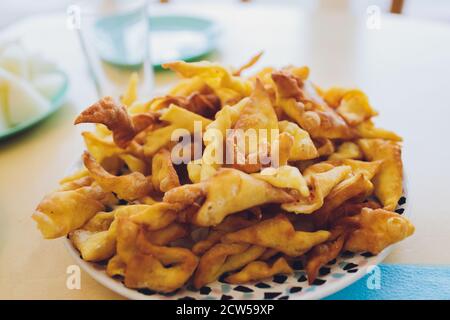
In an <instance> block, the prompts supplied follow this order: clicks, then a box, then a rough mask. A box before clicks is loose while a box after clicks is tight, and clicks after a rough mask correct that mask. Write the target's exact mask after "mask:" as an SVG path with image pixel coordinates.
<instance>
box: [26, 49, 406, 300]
mask: <svg viewBox="0 0 450 320" xmlns="http://www.w3.org/2000/svg"><path fill="white" fill-rule="evenodd" d="M257 58H258V57H255V58H254V59H252V60H251V61H250V62H249V63H247V64H246V65H244V66H243V67H241V68H239V69H231V68H226V67H224V66H222V65H219V64H216V63H210V62H206V61H202V62H195V63H186V62H182V61H177V62H173V63H167V64H165V65H164V67H165V68H167V69H170V70H173V71H175V72H176V73H177V74H178V75H179V76H180V77H181V78H182V79H181V80H180V82H179V83H177V84H176V85H175V86H174V87H173V88H172V89H171V90H170V92H169V93H168V94H167V95H165V96H161V97H156V98H154V99H152V100H151V101H145V102H142V101H139V100H138V99H137V87H138V83H137V82H138V79H137V76H133V77H132V78H131V79H130V83H129V85H128V89H127V91H126V92H125V93H124V94H123V95H122V96H121V97H120V99H118V100H117V101H116V100H114V99H113V98H111V97H105V98H103V99H101V100H100V101H98V102H96V103H95V104H93V105H91V106H89V107H88V108H87V109H86V110H84V111H83V112H82V113H81V114H80V115H79V116H78V117H77V118H76V120H75V124H79V123H94V124H95V125H94V130H93V131H86V132H83V133H82V135H83V138H84V141H85V144H86V149H87V151H85V153H84V154H83V156H82V162H83V164H84V165H83V166H82V167H81V166H80V169H79V170H78V171H77V172H75V173H74V174H72V175H70V176H68V177H65V178H64V179H62V180H61V181H60V186H59V188H58V189H57V190H56V191H54V192H52V193H50V194H48V195H47V196H45V197H44V199H43V200H42V201H41V203H40V204H39V205H38V206H37V208H36V210H35V212H34V214H33V216H32V218H33V219H34V220H35V221H36V222H37V226H38V228H39V229H40V231H41V233H42V235H43V236H44V238H47V239H54V238H59V237H64V236H67V237H68V238H69V239H70V241H71V242H72V244H73V246H74V247H75V248H77V249H78V250H79V252H80V255H81V257H82V259H84V260H86V261H90V262H102V263H105V264H106V272H107V274H108V275H110V276H111V277H115V276H117V277H122V278H123V282H124V284H125V286H127V287H129V288H136V289H138V288H147V289H150V290H154V291H157V292H163V293H167V292H173V291H175V290H177V289H179V288H181V287H183V286H184V285H185V284H187V283H192V284H193V285H194V286H195V287H197V288H200V287H202V286H204V285H207V284H208V283H211V282H214V281H216V280H217V279H218V278H219V277H221V276H223V278H224V281H226V282H228V283H233V284H237V283H247V282H251V281H257V280H260V279H264V278H267V277H271V276H273V275H275V274H290V273H292V272H293V269H292V267H291V265H292V261H294V259H297V260H298V259H301V260H303V261H304V268H305V270H306V273H307V276H308V280H309V282H310V283H313V281H314V279H315V278H316V277H317V275H318V272H319V269H320V268H321V267H322V266H323V265H325V264H326V263H327V262H329V261H330V260H333V259H335V258H336V257H338V256H339V254H340V253H341V252H343V251H352V252H370V253H372V254H378V253H379V252H381V251H382V250H383V249H384V248H386V247H387V246H389V245H391V244H393V243H396V242H398V241H401V240H402V239H404V238H406V237H408V236H410V235H411V234H412V233H413V232H414V226H413V225H412V224H411V223H410V222H409V221H408V220H407V219H406V218H405V217H403V216H402V215H400V214H398V213H396V212H395V210H396V207H397V204H398V201H399V199H400V198H401V197H402V194H403V186H402V183H403V168H402V159H401V144H400V142H401V138H400V137H399V136H398V135H397V134H395V133H394V132H391V131H388V130H385V129H381V128H378V127H376V126H375V125H374V123H373V121H372V120H373V119H372V118H373V117H374V116H376V115H377V112H376V111H375V110H374V109H373V108H372V106H371V105H370V103H369V100H368V98H367V96H366V95H365V94H364V93H363V92H362V91H360V90H358V89H346V88H339V87H334V88H330V89H328V90H323V89H321V88H320V87H318V86H317V85H315V84H313V83H312V82H311V81H310V80H308V76H309V69H308V68H307V67H294V66H288V67H285V68H283V69H274V68H264V69H262V70H261V71H259V72H257V73H253V74H252V75H250V76H246V77H244V76H242V75H241V73H242V72H243V71H244V70H245V69H247V68H249V67H251V66H252V65H253V64H254V63H255V62H256V61H257ZM194 122H197V123H200V124H201V125H202V126H201V127H202V129H201V130H202V131H203V132H202V133H203V140H202V139H200V146H198V145H194V144H195V142H193V143H191V145H188V146H187V148H183V150H182V152H183V155H184V156H186V155H187V156H188V157H190V158H189V159H188V160H189V161H187V162H186V163H180V164H174V162H173V161H172V160H173V159H172V154H173V148H175V146H176V145H177V143H176V141H173V137H172V133H173V132H174V131H175V130H177V129H184V132H188V134H191V135H194V125H193V124H194ZM230 129H231V130H233V129H243V130H247V129H258V130H259V129H267V130H274V129H275V130H278V132H279V134H278V135H277V136H275V137H272V138H271V139H260V140H258V141H262V142H261V143H265V144H266V146H265V147H267V150H269V151H268V152H269V153H270V152H271V151H272V150H277V152H278V153H279V157H278V163H277V165H276V166H273V165H272V164H265V163H263V161H259V160H258V159H259V158H258V156H257V155H256V156H255V152H257V151H255V150H253V149H251V148H249V147H245V148H241V147H239V146H236V145H233V144H232V143H231V145H232V146H233V150H232V151H231V152H232V153H234V154H235V155H236V157H237V158H239V159H240V160H241V161H239V162H236V163H231V164H218V163H215V162H212V161H207V160H210V159H207V158H208V157H212V153H211V150H210V149H211V148H212V144H213V143H212V142H211V141H212V140H213V139H205V137H207V136H209V137H210V138H211V136H213V137H214V136H215V137H216V138H217V139H222V140H219V144H220V143H222V144H223V146H224V148H225V145H226V144H225V140H227V132H229V130H230ZM217 132H221V133H222V135H217ZM258 132H259V131H258ZM217 139H216V140H215V142H217V141H218V140H217ZM194 140H195V139H194ZM197 140H198V139H197ZM197 144H198V142H197ZM275 146H276V148H275ZM194 148H200V150H201V151H202V152H201V153H200V156H199V157H197V158H195V157H194V154H195V153H194V152H192V155H191V153H190V152H189V151H190V150H193V149H194ZM226 148H229V145H226ZM258 150H259V149H258ZM250 159H253V160H255V159H256V161H249V160H250Z"/></svg>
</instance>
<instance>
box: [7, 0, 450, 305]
mask: <svg viewBox="0 0 450 320" xmlns="http://www.w3.org/2000/svg"><path fill="white" fill-rule="evenodd" d="M162 11H164V12H165V13H167V12H170V13H172V12H179V13H183V14H186V13H194V10H193V9H192V8H190V7H182V6H180V5H176V6H173V5H169V6H166V7H164V9H162ZM157 13H159V12H157ZM195 14H196V15H204V16H208V17H210V18H213V19H216V20H217V21H218V22H219V23H220V24H221V25H222V33H221V36H220V39H219V45H218V51H217V53H216V54H214V55H213V56H212V59H214V60H218V61H221V62H223V63H225V64H229V65H239V64H242V63H243V62H244V61H245V60H246V59H247V58H248V57H250V56H252V55H253V54H255V53H256V52H258V51H260V50H261V49H263V50H264V51H265V54H264V56H263V58H262V59H261V61H260V63H259V65H260V66H266V65H273V66H283V65H286V64H296V65H303V64H306V65H308V66H310V67H311V71H312V73H311V77H312V79H313V80H314V81H315V82H316V83H318V84H319V85H321V86H323V87H325V88H326V87H329V86H332V85H342V86H353V87H354V86H357V87H359V88H361V89H363V90H364V91H365V92H366V93H367V94H368V95H369V97H370V99H371V102H372V104H373V105H374V106H375V107H376V109H378V110H379V111H380V116H379V119H377V123H378V124H379V125H380V126H383V127H386V128H389V129H393V130H395V131H396V132H398V133H400V134H401V135H402V136H403V137H404V138H405V142H404V153H403V159H404V162H405V172H406V174H407V183H408V202H409V212H408V215H409V217H411V219H412V220H413V222H414V224H415V225H416V233H415V234H414V236H413V237H411V238H409V239H407V240H405V241H404V242H402V243H400V244H399V245H397V246H396V247H395V249H394V251H393V253H392V254H391V255H390V256H389V257H388V258H387V260H386V262H387V263H408V264H410V263H414V264H441V265H450V250H449V249H448V246H447V244H448V242H449V240H450V233H449V231H450V229H449V225H450V210H449V209H448V207H447V205H446V202H445V201H446V200H447V199H449V197H450V187H449V181H450V170H449V169H448V166H449V164H450V151H449V150H450V149H449V142H448V138H449V137H450V135H449V131H450V106H449V101H450V82H449V75H450V26H449V25H446V24H438V23H430V22H422V21H415V20H409V19H405V18H401V17H393V16H387V15H386V16H382V17H381V25H380V29H375V30H372V29H368V28H367V27H366V17H364V16H361V17H354V16H347V15H342V14H335V13H331V12H330V13H321V14H313V13H308V14H307V13H305V12H302V11H301V10H299V9H297V8H287V7H277V6H273V7H269V6H267V5H264V6H260V5H251V6H239V7H238V6H237V5H226V6H221V7H217V6H216V7H212V6H206V5H205V6H203V7H202V8H199V9H196V10H195ZM17 36H18V37H21V38H22V40H23V41H24V43H25V44H26V45H27V46H29V47H31V48H33V49H34V50H36V51H42V52H43V53H44V54H45V55H46V56H47V57H49V58H51V59H54V60H55V61H56V62H57V63H59V64H60V65H61V66H62V67H63V68H64V69H65V70H66V71H67V73H68V74H69V76H70V81H71V83H70V91H69V95H68V102H67V103H66V104H65V105H64V106H63V108H62V109H61V110H60V111H59V112H57V113H56V114H55V115H54V116H52V117H51V118H49V119H48V120H47V121H45V122H44V123H42V124H41V125H39V126H38V127H36V128H34V129H33V130H32V131H28V132H26V133H24V134H21V135H19V136H16V137H13V138H11V139H9V140H7V141H3V142H0V283H1V286H0V298H12V299H20V298H21V299H24V298H25V299H36V298H40V299H120V297H119V296H118V295H116V294H115V293H113V292H111V291H109V290H108V289H106V288H104V287H103V286H101V285H100V284H98V283H96V282H95V281H94V280H93V279H92V278H90V277H89V276H88V275H87V274H86V273H82V278H81V290H68V289H67V288H66V278H67V274H66V270H67V267H68V266H70V265H71V264H73V261H72V259H71V258H70V257H69V255H68V253H67V252H66V249H65V248H64V245H63V243H62V241H61V240H53V241H44V240H42V238H41V235H40V234H39V232H38V231H37V230H36V226H35V224H34V222H33V221H32V220H31V219H30V215H31V214H32V212H33V209H34V208H35V207H36V205H37V203H38V202H39V201H40V199H41V198H42V197H43V196H44V195H45V194H46V193H48V192H50V191H51V190H53V189H54V188H55V187H56V186H57V181H58V180H59V178H61V177H62V176H63V175H64V172H65V171H66V170H67V168H68V167H69V166H70V165H71V163H73V162H74V159H76V158H77V157H78V156H79V155H80V153H81V151H82V149H83V144H82V139H81V136H80V131H81V129H80V128H76V127H74V126H73V125H72V121H73V119H74V117H75V115H76V114H77V113H78V112H79V111H80V110H81V109H83V108H84V107H85V106H87V105H88V104H89V103H92V102H93V101H94V100H95V99H96V97H95V91H94V89H93V86H92V85H91V82H90V80H89V78H88V74H87V71H86V67H85V65H84V61H83V58H82V56H81V52H80V50H79V47H78V43H77V41H76V38H75V35H74V34H73V32H72V31H70V30H68V29H67V28H66V27H65V16H64V15H63V14H53V15H47V16H35V17H32V18H28V19H26V20H23V21H21V22H18V23H16V24H15V25H13V26H11V27H10V28H8V29H7V30H3V31H2V32H1V33H0V38H1V37H17ZM174 80H175V77H174V76H173V75H172V74H170V73H167V72H164V73H159V74H157V75H156V87H157V88H161V87H162V86H166V85H167V84H170V83H171V82H173V81H174Z"/></svg>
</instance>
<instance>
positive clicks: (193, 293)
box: [64, 166, 406, 300]
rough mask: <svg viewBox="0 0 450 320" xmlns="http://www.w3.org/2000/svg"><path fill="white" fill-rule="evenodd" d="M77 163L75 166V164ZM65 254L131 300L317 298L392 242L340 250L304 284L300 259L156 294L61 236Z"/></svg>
mask: <svg viewBox="0 0 450 320" xmlns="http://www.w3.org/2000/svg"><path fill="white" fill-rule="evenodd" d="M77 167H78V166H77ZM396 211H397V212H398V213H400V214H404V212H406V188H405V193H404V196H403V197H402V198H401V199H400V201H399V205H398V207H397V210H396ZM64 241H65V246H66V248H67V249H68V251H69V254H70V255H71V256H72V257H73V258H74V259H75V261H76V263H77V264H78V265H79V266H80V267H81V268H82V269H83V270H84V271H86V272H87V273H88V274H89V275H90V276H91V277H92V278H94V279H95V280H97V281H98V282H99V283H101V284H102V285H104V286H105V287H107V288H109V289H111V290H112V291H114V292H116V293H118V294H120V295H122V296H124V297H126V298H129V299H135V300H167V299H202V300H216V299H281V300H283V299H289V300H299V299H305V300H306V299H321V298H324V297H326V296H329V295H331V294H333V293H335V292H337V291H339V290H341V289H343V288H345V287H347V286H349V285H350V284H352V283H353V282H355V281H357V280H359V279H360V278H361V277H363V276H364V275H365V274H366V273H367V272H368V271H370V269H369V268H370V267H372V266H375V265H377V264H379V263H381V261H383V260H384V258H386V256H387V255H388V254H389V253H390V252H391V250H392V246H391V247H388V248H386V249H385V250H384V251H383V252H381V253H380V254H378V255H376V256H372V255H371V254H370V253H358V254H353V253H343V254H341V256H340V257H339V258H337V259H335V261H331V262H330V263H328V264H327V265H325V266H324V267H322V268H321V269H320V272H319V276H318V277H317V279H316V280H315V282H314V283H313V284H312V285H308V281H307V279H306V274H305V272H304V270H303V269H302V266H301V262H300V260H299V261H296V262H294V264H293V268H294V270H295V272H294V274H293V275H290V276H285V275H276V276H274V277H272V278H268V279H266V280H263V281H256V282H254V283H251V284H245V285H232V284H228V283H225V282H223V281H221V280H220V279H219V281H216V282H214V283H211V284H208V285H207V286H205V287H203V288H201V289H199V290H198V289H195V288H194V287H193V286H192V285H190V284H187V285H186V286H185V287H183V288H181V289H179V290H177V291H176V292H173V293H170V294H160V293H156V292H153V291H151V290H147V289H144V290H134V289H129V288H127V287H125V285H124V284H123V283H122V280H121V279H116V278H111V277H109V276H108V275H107V274H106V272H105V267H106V266H105V265H101V264H98V263H91V262H86V261H84V260H82V259H81V257H80V253H79V252H78V250H77V249H76V248H74V246H73V245H72V243H71V241H70V240H69V239H67V238H66V239H64Z"/></svg>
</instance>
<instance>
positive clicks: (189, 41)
mask: <svg viewBox="0 0 450 320" xmlns="http://www.w3.org/2000/svg"><path fill="white" fill-rule="evenodd" d="M136 19H137V17H136V14H128V15H121V16H115V17H107V18H103V19H100V20H98V21H97V22H96V25H95V28H96V35H97V39H98V41H97V42H96V46H97V50H98V53H99V55H100V57H101V58H102V59H103V61H105V62H107V63H109V64H112V65H114V66H117V67H121V68H131V69H133V68H136V67H138V66H140V64H141V63H142V59H143V58H142V54H138V53H139V52H141V51H142V50H139V48H135V49H133V45H134V46H138V45H139V43H136V41H135V39H134V38H133V37H137V36H136V34H137V33H139V32H142V30H141V29H140V26H139V25H138V22H136ZM148 21H149V22H148V28H149V30H150V41H149V52H150V59H151V62H152V64H153V66H154V67H155V68H156V69H161V65H162V64H163V63H165V62H169V61H174V60H184V61H195V60H199V59H201V58H203V57H205V56H206V55H208V54H209V53H211V52H212V51H213V50H214V49H215V47H216V39H217V35H218V32H219V28H218V25H217V24H216V23H215V22H213V21H211V20H208V19H205V18H199V17H192V16H181V15H165V16H151V17H149V18H148ZM133 39H134V40H133Z"/></svg>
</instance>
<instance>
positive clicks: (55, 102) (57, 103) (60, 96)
mask: <svg viewBox="0 0 450 320" xmlns="http://www.w3.org/2000/svg"><path fill="white" fill-rule="evenodd" d="M57 72H58V73H59V74H61V75H62V78H63V82H62V84H61V87H60V88H59V89H58V91H57V93H56V94H55V95H54V96H53V98H52V99H51V100H50V108H49V109H48V110H47V111H45V112H43V113H41V114H39V115H37V116H35V117H32V118H30V119H28V120H26V121H23V122H21V123H19V124H18V125H15V126H13V127H9V128H7V129H6V130H0V140H3V139H6V138H8V137H10V136H12V135H15V134H17V133H19V132H22V131H25V130H27V129H29V128H31V127H32V126H34V125H36V124H38V123H39V122H41V121H42V120H44V119H47V118H48V117H50V116H51V115H52V114H53V113H54V112H56V111H57V110H58V109H59V108H60V107H61V106H62V105H63V103H64V99H65V97H66V93H67V89H68V87H69V78H68V77H67V74H66V73H65V72H63V71H61V70H58V71H57Z"/></svg>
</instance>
